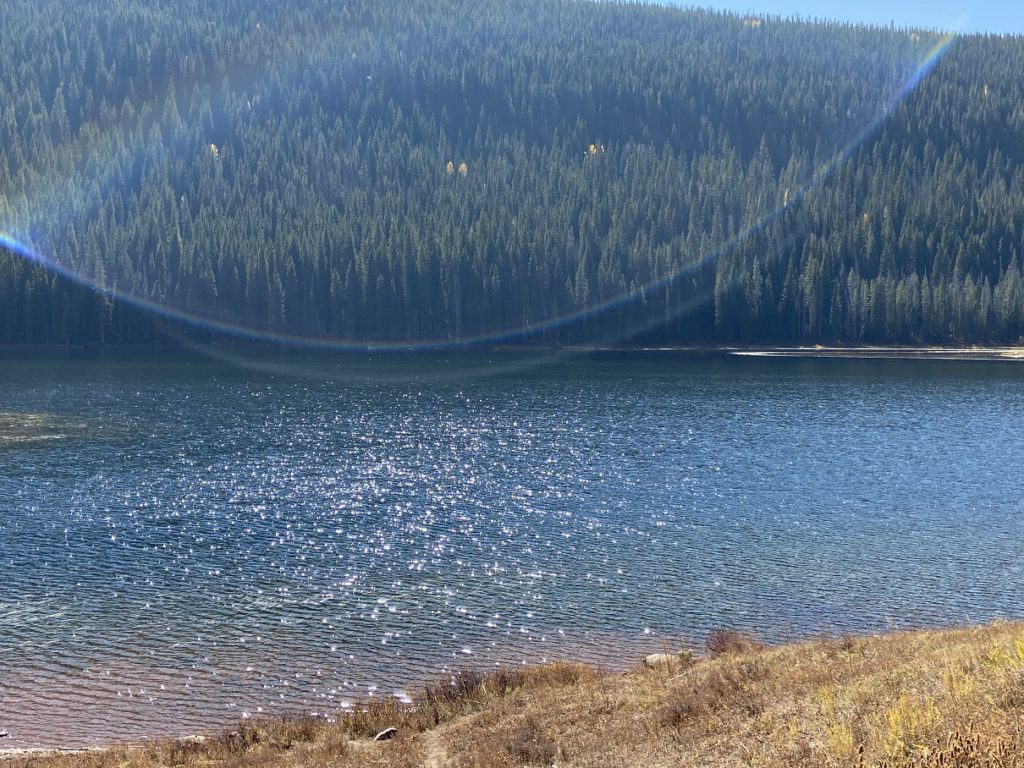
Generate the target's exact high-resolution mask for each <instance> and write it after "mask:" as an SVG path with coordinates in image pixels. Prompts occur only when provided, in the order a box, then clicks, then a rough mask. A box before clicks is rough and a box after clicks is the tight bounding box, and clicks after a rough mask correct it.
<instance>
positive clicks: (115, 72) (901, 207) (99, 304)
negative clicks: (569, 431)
mask: <svg viewBox="0 0 1024 768" xmlns="http://www.w3.org/2000/svg"><path fill="white" fill-rule="evenodd" d="M0 43H2V44H0V232H2V235H3V239H2V240H0V243H2V244H3V249H2V250H0V344H5V345H11V344H19V345H20V344H73V345H79V344H100V343H106V344H112V343H153V342H164V341H167V340H173V339H180V338H187V339H190V340H194V341H203V340H210V339H217V338H222V337H224V335H225V334H229V333H233V332H238V333H242V334H243V335H246V334H247V335H251V336H256V337H260V338H267V339H278V340H285V339H307V340H338V341H346V342H352V343H357V344H378V343H380V344H383V343H396V344H414V343H422V344H434V343H436V344H446V343H468V342H472V341H479V342H486V343H492V342H501V343H543V344H591V343H594V344H597V343H602V344H604V343H622V344H686V343H742V344H758V343H797V342H799V343H841V344H863V343H894V344H930V343H948V344H960V343H1012V342H1016V341H1019V340H1020V339H1021V337H1022V335H1024V285H1022V280H1024V278H1022V274H1021V270H1022V268H1024V263H1022V262H1024V39H1021V38H1013V37H999V36H967V37H959V38H955V39H947V38H944V37H943V36H942V35H941V34H940V33H938V32H935V31H927V30H907V29H892V28H885V29H882V28H872V27H862V26H851V25H844V24H834V23H823V22H822V23H817V22H809V21H789V20H782V19H778V18H771V17H769V18H761V17H757V18H755V17H743V16H736V15H731V14H726V13H718V12H711V11H700V10H682V9H678V8H670V7H665V6H660V5H649V4H636V3H620V2H589V1H584V0H401V2H381V0H173V2H172V0H5V2H4V10H3V23H2V24H0Z"/></svg>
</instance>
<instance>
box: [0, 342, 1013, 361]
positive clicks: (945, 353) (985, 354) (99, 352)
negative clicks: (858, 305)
mask: <svg viewBox="0 0 1024 768" xmlns="http://www.w3.org/2000/svg"><path fill="white" fill-rule="evenodd" d="M224 350H233V351H237V352H242V353H266V354H278V353H290V352H291V353H303V354H312V355H324V356H338V357H357V358H358V357H365V356H367V355H373V356H378V355H379V356H381V357H384V358H395V359H398V358H402V357H408V358H414V357H417V356H432V355H437V354H456V355H474V354H540V355H551V356H559V355H573V354H577V355H590V354H623V355H630V354H637V355H646V354H678V355H724V356H731V357H788V358H812V359H825V358H831V359H844V360H983V361H1014V362H1021V361H1024V345H1007V344H1002V345H992V346H987V345H969V346H955V345H926V346H913V345H886V344H875V345H864V346H843V345H822V344H766V345H760V344H751V345H745V344H684V345H643V344H637V345H632V344H608V345H604V344H566V345H561V344H536V345H533V344H490V345H481V346H470V347H463V346H457V345H456V346H437V347H424V348H399V347H377V346H372V345H371V346H367V347H365V348H351V349H338V350H332V349H325V348H323V347H303V346H294V347H291V346H279V345H264V344H230V345H225V344H222V343H212V344H194V345H188V346H175V345H159V344H141V345H139V344H124V345H109V346H63V345H44V346H31V345H10V346H4V345H0V358H4V357H6V358H14V359H33V358H41V359H50V358H52V357H72V358H79V357H84V358H89V359H92V358H103V357H108V356H109V357H111V358H113V359H117V358H119V357H121V356H125V355H131V354H132V353H139V352H149V353H152V354H153V355H154V356H157V357H158V356H159V355H162V354H166V353H171V354H185V355H194V356H196V357H206V356H207V353H213V352H218V351H224Z"/></svg>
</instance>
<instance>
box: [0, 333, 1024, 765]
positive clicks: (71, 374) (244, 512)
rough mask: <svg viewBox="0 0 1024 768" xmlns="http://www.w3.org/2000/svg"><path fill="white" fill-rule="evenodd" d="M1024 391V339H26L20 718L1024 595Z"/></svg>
mask: <svg viewBox="0 0 1024 768" xmlns="http://www.w3.org/2000/svg"><path fill="white" fill-rule="evenodd" d="M1022 393H1024V366H1021V365H1019V364H1015V363H1007V362H1003V363H995V362H994V363H987V362H974V361H970V362H933V361H919V360H910V361H881V360H871V361H852V360H794V359H757V358H733V357H728V356H721V355H718V356H715V355H705V356H692V355H691V356H687V355H681V354H650V355H634V356H628V355H612V354H609V355H604V356H590V357H567V356H562V357H558V358H531V357H527V356H522V355H518V356H517V355H513V354H501V355H497V354H496V355H492V356H490V357H487V356H483V355H477V356H468V355H466V356H457V355H448V356H445V355H441V354H438V355H436V356H432V357H428V356H419V357H416V358H406V357H382V358H369V357H347V358H333V357H329V356H324V355H312V354H298V353H290V354H284V353H282V354H278V355H267V354H263V355H261V354H256V353H248V354H242V353H239V352H224V351H220V352H217V353H210V356H189V355H185V354H173V355H172V354H160V353H157V352H131V353H121V354H118V355H115V356H104V357H99V358H94V359H88V358H80V359H76V358H74V357H39V356H36V357H33V358H27V357H16V356H7V357H4V358H0V413H2V414H4V418H2V419H0V660H2V670H0V730H7V731H10V732H11V738H10V739H7V740H5V741H4V742H0V746H3V747H8V746H9V747H30V746H54V745H58V744H59V745H66V746H81V745H86V744H94V743H103V742H108V741H111V740H115V739H117V740H134V739H139V738H143V737H147V736H153V735H158V734H187V733H192V732H195V731H197V730H201V729H208V728H211V727H217V726H221V725H226V724H230V723H233V722H235V721H237V720H238V719H239V718H243V717H258V716H261V715H264V714H281V713H294V712H319V713H329V712H332V711H337V710H338V709H341V708H344V707H346V706H351V705H352V703H353V702H359V701H360V700H364V699H365V698H366V697H368V696H400V697H401V696H405V695H408V694H409V693H411V692H413V691H414V690H415V686H416V685H418V684H420V683H422V682H423V681H425V680H431V679H434V678H436V677H437V676H438V675H440V674H443V673H445V672H446V671H450V670H453V669H459V668H464V667H482V668H486V667H490V666H493V665H494V664H496V663H503V664H521V663H537V662H541V661H543V660H546V659H557V658H572V659H582V660H586V661H588V662H592V663H595V664H599V665H603V666H605V667H610V668H624V667H626V666H629V665H632V664H634V663H636V661H637V660H638V658H639V656H640V654H642V653H645V652H650V651H659V650H662V649H663V648H672V649H675V648H677V647H679V645H680V644H683V643H689V644H692V645H694V646H699V645H700V643H702V642H703V640H704V638H705V637H706V635H707V632H708V631H709V630H710V629H712V628H715V627H729V628H736V629H742V630H750V631H753V632H756V633H757V635H758V636H759V637H761V638H762V639H765V640H768V641H773V642H775V641H783V640H787V639H794V638H802V637H811V636H815V635H819V634H822V633H844V632H855V633H866V632H876V631H883V630H886V629H890V628H899V627H920V626H931V625H943V626H945V625H950V624H959V623H964V622H978V621H986V620H990V619H992V618H995V617H1007V618H1024V579H1022V557H1021V553H1022V552H1024V472H1022V471H1021V467H1022V466H1024V397H1022ZM4 434H7V435H8V439H6V440H5V439H4V438H3V435H4Z"/></svg>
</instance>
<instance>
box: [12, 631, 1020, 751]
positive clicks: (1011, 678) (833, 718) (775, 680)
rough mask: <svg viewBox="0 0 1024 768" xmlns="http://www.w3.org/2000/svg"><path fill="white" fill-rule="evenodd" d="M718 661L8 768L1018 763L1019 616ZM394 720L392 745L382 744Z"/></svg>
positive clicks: (499, 682) (722, 640)
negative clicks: (383, 732) (976, 625)
mask: <svg viewBox="0 0 1024 768" xmlns="http://www.w3.org/2000/svg"><path fill="white" fill-rule="evenodd" d="M710 646H711V647H710V648H709V649H708V656H709V657H708V658H706V659H700V660H690V659H685V658H682V657H681V658H679V659H678V660H673V661H672V662H671V663H670V664H662V665H660V666H656V667H654V668H645V667H638V668H637V669H636V670H635V671H633V672H630V673H627V674H625V675H618V674H615V675H613V674H605V673H600V672H597V671H594V670H591V669H588V668H586V667H583V666H578V665H568V664H556V665H551V666H547V667H541V668H537V669H532V670H525V671H521V670H509V671H498V672H495V673H493V674H490V675H480V674H475V673H465V674H462V675H460V676H457V677H456V678H454V679H453V680H450V681H445V682H442V683H439V684H436V685H432V686H428V687H427V688H426V689H425V690H424V691H423V692H422V693H421V694H420V696H419V698H418V700H417V701H416V703H415V704H414V705H412V706H408V707H406V706H403V705H401V704H399V703H397V702H391V701H382V702H377V703H375V704H373V705H372V706H370V707H369V708H367V709H365V710H364V711H360V712H355V713H351V714H348V715H346V716H344V717H342V718H340V719H339V720H338V721H337V722H335V723H328V722H325V721H323V720H313V719H293V720H278V721H268V722H259V723H253V722H246V723H244V724H242V725H240V726H239V727H238V728H237V729H236V730H234V731H232V732H230V733H224V734H218V735H211V736H208V737H206V738H193V739H186V740H177V741H164V742H159V743H153V744H150V745H147V746H144V747H135V748H114V749H108V750H100V751H93V752H87V753H81V754H52V755H41V754H36V755H20V756H8V757H7V758H6V759H5V760H0V765H2V766H3V768H29V767H30V766H31V767H32V768H155V767H156V766H195V767H196V768H198V767H199V766H239V767H243V766H244V767H245V768H260V767H262V766H285V767H296V768H297V767H298V766H308V767H309V768H327V766H337V768H345V767H347V766H381V767H383V766H388V767H389V768H390V767H395V768H398V767H399V766H401V767H405V766H430V767H432V768H445V767H446V766H451V767H452V768H456V767H458V768H477V767H479V768H484V767H486V768H499V767H502V766H551V765H557V766H559V768H567V767H568V766H580V767H582V766H587V767H588V768H589V767H593V768H597V767H598V766H600V767H601V768H615V767H619V766H621V767H622V768H625V767H626V766H631V767H632V766H644V768H653V767H654V766H773V767H778V768H786V767H789V766H807V767H808V768H810V766H851V767H852V766H885V767H886V768H890V767H891V768H895V767H896V766H915V767H919V768H930V767H933V766H934V768H939V766H943V767H944V768H967V766H978V767H985V768H987V767H991V768H995V766H1024V625H1022V624H1007V623H1000V624H995V625H992V626H987V627H981V628H972V629H962V630H946V631H926V632H913V633H901V634H892V635H886V636H880V637H869V638H841V639H830V640H822V641H816V642H809V643H802V644H796V645H787V646H781V647H777V648H762V647H760V646H758V645H757V644H756V643H753V642H749V641H745V640H744V639H743V638H740V637H738V636H734V635H730V634H727V633H722V634H719V635H716V636H714V642H712V643H711V644H710ZM387 727H395V728H397V729H398V735H397V736H396V737H395V738H393V739H391V740H388V741H381V742H376V743H375V742H373V741H372V737H373V735H374V734H376V733H377V732H379V731H381V730H383V729H384V728H387Z"/></svg>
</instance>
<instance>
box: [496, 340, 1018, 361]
mask: <svg viewBox="0 0 1024 768" xmlns="http://www.w3.org/2000/svg"><path fill="white" fill-rule="evenodd" d="M500 349H509V350H512V349H523V350H525V349H526V348H524V347H515V348H513V347H507V348H505V347H502V348H500ZM556 349H558V350H559V351H563V352H578V353H600V352H618V353H637V352H659V353H672V352H676V353H681V354H687V353H690V354H723V355H733V356H737V357H805V358H840V359H846V360H1009V361H1024V347H1006V346H1003V347H979V346H971V347H909V346H871V347H840V346H829V347H826V346H822V345H820V344H816V345H808V346H766V347H763V346H749V347H748V346H711V345H708V346H702V345H693V346H680V347H674V346H673V347H670V346H664V347H662V346H565V347H557V348H556Z"/></svg>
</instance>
